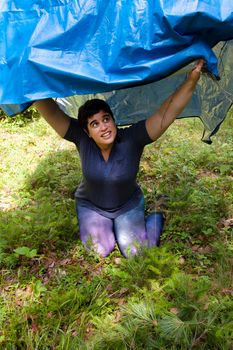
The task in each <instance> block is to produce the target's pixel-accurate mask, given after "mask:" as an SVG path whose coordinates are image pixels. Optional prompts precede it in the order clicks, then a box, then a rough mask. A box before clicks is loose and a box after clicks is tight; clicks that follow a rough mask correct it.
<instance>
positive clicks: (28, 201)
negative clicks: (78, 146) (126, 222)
mask: <svg viewBox="0 0 233 350" xmlns="http://www.w3.org/2000/svg"><path fill="white" fill-rule="evenodd" d="M0 125H1V129H0V136H1V166H0V174H1V176H0V269H1V270H0V349H6V350H8V349H9V350H19V349H23V350H34V349H37V350H47V349H48V350H54V349H59V350H60V349H62V350H63V349H64V350H72V349H75V350H76V349H80V350H85V349H86V350H89V349H90V350H92V349H93V350H98V349H112V350H113V349H114V350H117V349H119V350H124V349H139V350H140V349H160V350H165V349H169V350H173V349H174V350H176V349H179V350H186V349H206V350H210V349H216V350H231V349H232V345H233V332H232V330H233V305H232V293H233V291H232V227H233V181H232V177H233V147H232V144H233V143H232V141H233V135H232V127H233V119H232V114H229V116H228V118H227V120H226V121H225V122H224V124H223V125H222V128H221V130H220V132H219V133H218V135H217V137H216V138H214V142H213V144H212V145H211V146H209V145H206V144H204V143H202V142H201V141H200V137H201V133H202V131H201V130H202V126H201V123H200V122H199V120H198V119H190V120H182V121H177V122H176V123H175V125H173V126H172V127H171V128H170V130H169V131H168V132H167V133H166V136H164V137H162V138H161V139H160V140H159V141H158V142H156V143H155V144H153V145H150V146H148V147H147V148H146V150H145V152H144V156H143V160H142V163H141V169H140V174H139V181H140V183H141V185H142V187H143V190H144V193H145V196H146V201H147V210H148V211H151V210H154V209H155V208H157V209H158V210H159V209H161V207H163V204H161V201H160V200H156V198H159V197H160V196H161V195H164V194H165V195H167V196H168V199H167V203H166V206H165V207H163V210H164V212H165V214H166V226H165V230H164V233H163V236H162V244H161V247H160V248H156V247H155V248H152V249H149V250H146V251H144V252H143V253H142V255H140V256H137V257H134V258H130V259H128V260H126V259H124V258H122V257H121V255H120V253H119V252H118V251H117V250H115V251H114V252H113V253H112V254H111V256H110V257H108V258H106V259H101V258H99V257H98V256H95V255H94V254H87V253H86V252H85V251H84V250H83V248H82V247H81V244H80V241H79V239H78V226H77V221H76V216H75V207H74V191H75V188H76V186H77V185H78V183H79V181H80V179H81V173H80V163H79V159H78V157H77V156H76V150H75V148H74V146H73V145H72V144H69V143H67V142H66V141H64V140H61V139H60V138H59V137H58V136H56V135H55V133H54V132H53V131H52V130H50V128H49V127H48V126H47V125H46V124H45V122H44V121H43V119H41V118H40V117H39V116H38V115H37V114H36V112H35V110H32V111H31V112H30V113H29V114H26V115H21V116H19V117H15V118H12V119H7V118H5V117H4V116H2V117H1V121H0Z"/></svg>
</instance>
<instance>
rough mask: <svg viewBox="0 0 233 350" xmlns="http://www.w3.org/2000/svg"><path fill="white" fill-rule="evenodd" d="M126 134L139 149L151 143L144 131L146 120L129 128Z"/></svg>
mask: <svg viewBox="0 0 233 350" xmlns="http://www.w3.org/2000/svg"><path fill="white" fill-rule="evenodd" d="M128 132H129V133H130V137H131V139H132V140H133V141H134V142H135V143H137V144H138V145H139V146H141V147H144V146H146V145H148V144H150V143H152V142H153V140H152V139H151V138H150V136H149V134H148V132H147V130H146V119H145V120H141V121H139V122H138V123H135V124H133V125H132V126H131V127H129V129H128Z"/></svg>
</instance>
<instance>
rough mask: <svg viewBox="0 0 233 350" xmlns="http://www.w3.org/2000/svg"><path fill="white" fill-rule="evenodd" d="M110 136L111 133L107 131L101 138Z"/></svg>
mask: <svg viewBox="0 0 233 350" xmlns="http://www.w3.org/2000/svg"><path fill="white" fill-rule="evenodd" d="M110 135H111V131H107V132H105V133H104V134H102V135H101V137H103V138H108V137H109V136H110Z"/></svg>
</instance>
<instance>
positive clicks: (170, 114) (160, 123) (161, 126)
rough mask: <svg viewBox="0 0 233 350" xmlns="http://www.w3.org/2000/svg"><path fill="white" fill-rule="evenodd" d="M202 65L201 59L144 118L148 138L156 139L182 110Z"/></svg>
mask: <svg viewBox="0 0 233 350" xmlns="http://www.w3.org/2000/svg"><path fill="white" fill-rule="evenodd" d="M203 65H204V61H203V60H199V61H198V62H197V65H196V67H195V68H194V69H193V70H192V71H191V72H190V73H189V75H188V78H187V80H186V81H185V82H184V83H183V84H182V85H181V86H180V87H179V88H178V89H177V90H176V91H175V92H174V93H173V94H172V95H171V96H169V97H168V98H167V99H166V100H165V101H164V102H163V104H162V105H161V106H160V108H159V110H158V111H156V112H155V113H154V114H153V115H152V116H151V117H150V118H148V119H147V120H146V129H147V132H148V134H149V136H150V138H151V139H152V140H153V141H155V140H157V139H158V138H159V137H160V136H161V135H162V134H163V133H164V132H165V131H166V129H167V128H168V127H169V125H171V124H172V123H173V122H174V120H175V119H176V117H177V116H178V115H179V114H180V113H181V112H182V111H183V109H184V108H185V107H186V106H187V104H188V102H189V101H190V99H191V97H192V95H193V92H194V90H195V87H196V84H197V82H198V80H199V78H200V74H201V70H202V67H203Z"/></svg>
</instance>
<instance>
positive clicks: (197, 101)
mask: <svg viewBox="0 0 233 350" xmlns="http://www.w3.org/2000/svg"><path fill="white" fill-rule="evenodd" d="M214 52H215V54H216V57H217V58H218V62H219V65H218V70H219V73H220V76H221V80H220V81H216V80H215V79H213V78H211V77H210V76H209V75H208V74H202V75H201V78H200V80H199V82H198V85H197V88H196V90H195V92H194V95H193V97H192V99H191V101H190V103H189V104H188V106H187V107H186V108H185V110H184V111H183V112H182V114H181V115H180V118H184V117H195V116H196V117H199V118H200V119H201V121H202V123H203V126H204V131H203V136H202V140H203V141H204V142H206V143H211V136H212V135H214V134H215V133H216V132H217V131H218V129H219V126H220V125H221V123H222V122H223V120H224V119H225V116H226V114H227V112H228V110H229V108H230V107H231V106H232V104H233V60H232V57H233V40H232V41H228V42H223V43H219V44H218V45H216V47H215V48H214ZM191 68H192V67H191V66H190V65H189V66H187V67H185V68H184V69H182V70H179V71H178V72H176V73H175V74H173V75H171V76H170V77H167V78H165V79H163V80H160V81H158V82H155V83H151V84H147V85H143V86H137V87H133V88H129V89H124V90H116V91H113V92H108V93H102V94H93V95H83V96H72V97H68V98H59V99H57V102H58V103H59V104H60V107H61V108H62V109H63V110H64V111H65V112H66V113H67V114H68V115H70V116H72V117H77V114H78V108H79V107H80V105H81V104H83V103H84V102H85V101H86V100H87V99H90V98H95V97H99V98H103V99H105V100H107V102H108V103H109V104H110V106H111V108H112V111H113V113H114V116H115V120H116V123H117V124H118V125H127V124H131V123H134V122H136V121H138V120H141V119H145V118H147V117H148V116H150V115H151V114H152V113H153V112H154V111H155V110H157V109H158V108H159V107H160V105H161V103H162V102H163V100H164V99H165V98H166V97H167V96H169V95H170V94H172V93H173V92H174V91H175V90H176V89H177V87H178V86H179V85H180V84H181V83H182V82H183V81H184V79H185V78H186V73H187V72H188V71H189V70H190V69H191Z"/></svg>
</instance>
